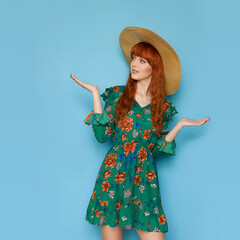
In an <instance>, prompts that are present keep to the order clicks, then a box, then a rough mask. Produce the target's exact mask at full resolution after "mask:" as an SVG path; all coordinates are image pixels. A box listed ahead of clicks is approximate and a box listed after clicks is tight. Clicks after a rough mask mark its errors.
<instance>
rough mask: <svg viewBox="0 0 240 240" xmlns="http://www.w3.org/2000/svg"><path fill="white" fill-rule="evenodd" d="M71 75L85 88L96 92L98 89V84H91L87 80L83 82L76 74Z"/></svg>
mask: <svg viewBox="0 0 240 240" xmlns="http://www.w3.org/2000/svg"><path fill="white" fill-rule="evenodd" d="M70 77H71V78H72V79H73V80H74V81H75V82H76V83H77V84H79V85H80V86H82V87H83V88H85V89H87V90H88V91H90V92H94V91H96V90H98V86H97V85H95V84H90V83H87V82H82V81H80V80H79V79H78V78H77V77H76V76H74V75H73V74H70Z"/></svg>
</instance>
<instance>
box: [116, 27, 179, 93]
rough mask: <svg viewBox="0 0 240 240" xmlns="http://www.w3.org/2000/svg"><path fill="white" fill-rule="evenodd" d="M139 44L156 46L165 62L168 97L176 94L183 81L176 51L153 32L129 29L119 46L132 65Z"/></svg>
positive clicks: (120, 40)
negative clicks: (133, 54)
mask: <svg viewBox="0 0 240 240" xmlns="http://www.w3.org/2000/svg"><path fill="white" fill-rule="evenodd" d="M139 42H147V43H149V44H151V45H152V46H154V47H155V48H156V49H157V50H158V52H159V53H160V55H161V57H162V60H163V67H164V75H165V88H166V95H172V94H174V93H175V92H176V91H177V90H178V88H179V86H180V81H181V63H180V60H179V57H178V55H177V54H176V52H175V51H174V49H173V48H172V47H171V46H170V44H168V43H167V42H166V41H165V40H164V39H163V38H161V37H160V36H159V35H157V34H156V33H154V32H153V31H151V30H149V29H145V28H140V27H127V28H125V29H123V30H122V32H121V34H120V36H119V44H120V47H121V49H122V52H123V55H124V57H125V59H126V61H127V63H128V64H129V65H130V63H131V60H132V58H131V49H132V47H133V46H134V45H136V44H137V43H139Z"/></svg>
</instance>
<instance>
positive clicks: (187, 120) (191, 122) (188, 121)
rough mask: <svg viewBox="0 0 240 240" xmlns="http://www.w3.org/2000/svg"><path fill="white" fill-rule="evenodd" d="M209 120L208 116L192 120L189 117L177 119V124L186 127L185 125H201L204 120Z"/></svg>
mask: <svg viewBox="0 0 240 240" xmlns="http://www.w3.org/2000/svg"><path fill="white" fill-rule="evenodd" d="M209 120H210V117H204V118H202V119H200V120H194V119H190V118H182V119H181V120H180V121H179V124H180V125H181V126H182V127H187V126H201V125H203V124H205V123H206V122H208V121H209Z"/></svg>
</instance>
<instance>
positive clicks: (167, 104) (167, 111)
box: [164, 98, 178, 120]
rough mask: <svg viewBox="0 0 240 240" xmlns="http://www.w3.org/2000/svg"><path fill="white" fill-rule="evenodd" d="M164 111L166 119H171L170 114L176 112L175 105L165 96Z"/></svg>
mask: <svg viewBox="0 0 240 240" xmlns="http://www.w3.org/2000/svg"><path fill="white" fill-rule="evenodd" d="M164 111H165V113H164V116H165V118H166V119H167V120H169V119H170V120H172V116H173V115H175V114H177V113H178V111H177V109H176V106H175V105H174V104H173V103H172V102H171V101H170V100H168V99H167V98H165V101H164Z"/></svg>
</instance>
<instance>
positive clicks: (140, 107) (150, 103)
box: [135, 99, 151, 108]
mask: <svg viewBox="0 0 240 240" xmlns="http://www.w3.org/2000/svg"><path fill="white" fill-rule="evenodd" d="M135 101H136V103H137V105H138V106H139V107H140V108H146V107H148V106H150V105H151V103H149V104H148V105H146V106H144V107H142V106H141V105H140V104H139V103H138V101H137V100H136V99H135Z"/></svg>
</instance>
